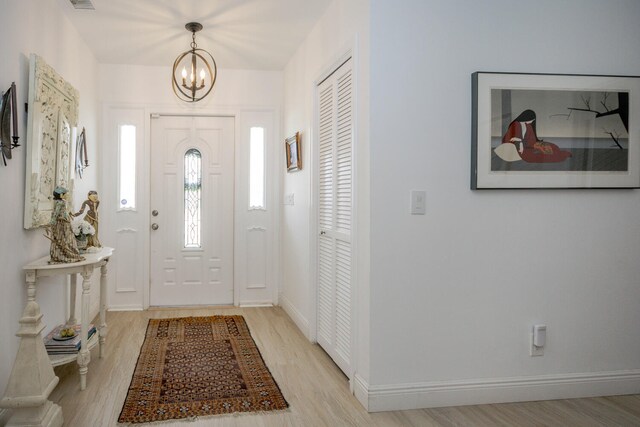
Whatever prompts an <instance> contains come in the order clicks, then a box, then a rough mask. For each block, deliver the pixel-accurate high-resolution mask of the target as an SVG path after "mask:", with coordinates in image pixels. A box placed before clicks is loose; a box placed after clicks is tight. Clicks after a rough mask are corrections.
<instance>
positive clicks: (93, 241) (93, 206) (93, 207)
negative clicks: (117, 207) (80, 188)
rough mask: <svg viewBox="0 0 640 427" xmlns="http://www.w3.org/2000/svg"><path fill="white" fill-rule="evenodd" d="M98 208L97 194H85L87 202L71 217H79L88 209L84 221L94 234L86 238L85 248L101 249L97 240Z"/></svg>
mask: <svg viewBox="0 0 640 427" xmlns="http://www.w3.org/2000/svg"><path fill="white" fill-rule="evenodd" d="M98 206H100V200H98V192H97V191H95V190H91V191H89V194H87V200H85V201H84V202H82V206H80V210H79V211H78V212H76V213H75V214H73V216H80V215H82V214H83V213H84V210H85V209H87V208H89V210H88V211H87V213H86V215H85V216H84V220H85V221H87V222H88V223H89V224H91V226H92V227H93V229H94V230H95V232H94V233H93V234H89V235H88V236H87V247H92V246H93V247H94V248H101V247H102V245H101V244H100V239H98Z"/></svg>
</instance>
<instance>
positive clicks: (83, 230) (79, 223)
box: [71, 219, 96, 253]
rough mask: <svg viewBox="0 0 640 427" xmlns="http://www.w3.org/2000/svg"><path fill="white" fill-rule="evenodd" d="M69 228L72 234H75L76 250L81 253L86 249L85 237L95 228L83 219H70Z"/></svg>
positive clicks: (93, 231) (90, 234) (94, 230)
mask: <svg viewBox="0 0 640 427" xmlns="http://www.w3.org/2000/svg"><path fill="white" fill-rule="evenodd" d="M71 229H72V230H73V234H75V236H76V244H77V246H78V251H80V252H81V253H82V252H84V251H85V250H86V249H87V237H88V236H93V234H94V233H95V232H96V229H95V228H93V226H92V225H91V224H89V223H88V222H87V221H85V220H84V219H77V220H74V221H72V223H71Z"/></svg>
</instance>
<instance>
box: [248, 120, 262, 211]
mask: <svg viewBox="0 0 640 427" xmlns="http://www.w3.org/2000/svg"><path fill="white" fill-rule="evenodd" d="M264 181H265V179H264V128H261V127H252V128H251V134H250V140H249V209H264V208H265V206H264V193H265V191H264Z"/></svg>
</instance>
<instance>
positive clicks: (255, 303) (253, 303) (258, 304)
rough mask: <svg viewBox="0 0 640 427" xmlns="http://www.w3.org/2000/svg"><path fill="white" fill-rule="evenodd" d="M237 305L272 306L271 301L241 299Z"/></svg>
mask: <svg viewBox="0 0 640 427" xmlns="http://www.w3.org/2000/svg"><path fill="white" fill-rule="evenodd" d="M238 306H239V307H273V303H272V302H271V301H242V302H240V304H238Z"/></svg>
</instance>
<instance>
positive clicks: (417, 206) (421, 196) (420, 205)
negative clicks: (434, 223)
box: [410, 190, 427, 215]
mask: <svg viewBox="0 0 640 427" xmlns="http://www.w3.org/2000/svg"><path fill="white" fill-rule="evenodd" d="M426 198H427V192H426V191H424V190H411V206H410V212H411V215H424V214H425V213H427V201H426Z"/></svg>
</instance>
